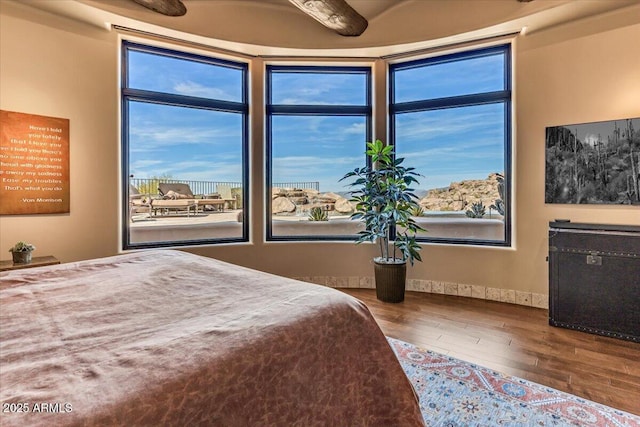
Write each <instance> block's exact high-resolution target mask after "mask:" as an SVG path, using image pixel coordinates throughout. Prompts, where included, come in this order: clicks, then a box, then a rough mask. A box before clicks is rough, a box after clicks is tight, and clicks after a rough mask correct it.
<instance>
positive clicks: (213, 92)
mask: <svg viewBox="0 0 640 427" xmlns="http://www.w3.org/2000/svg"><path fill="white" fill-rule="evenodd" d="M173 90H175V91H176V92H177V93H178V94H181V95H187V96H197V97H200V98H211V99H222V100H233V99H234V97H233V96H232V95H231V94H229V93H227V92H225V91H224V90H223V89H220V88H219V87H207V86H204V85H201V84H200V83H196V82H192V81H185V82H180V83H176V84H175V85H174V86H173Z"/></svg>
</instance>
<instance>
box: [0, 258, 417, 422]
mask: <svg viewBox="0 0 640 427" xmlns="http://www.w3.org/2000/svg"><path fill="white" fill-rule="evenodd" d="M0 325H1V329H0V343H1V344H0V402H1V403H2V412H1V413H0V425H2V426H25V425H29V426H38V425H43V426H57V425H64V426H67V425H69V426H71V425H84V426H108V425H109V426H110V425H128V426H130V425H136V426H159V425H165V426H166V425H169V426H170V425H176V426H185V425H189V426H195V425H207V426H243V427H244V426H297V425H299V426H315V425H317V426H332V425H333V426H347V425H348V426H392V425H393V426H414V425H423V422H422V417H421V415H420V410H419V407H418V403H417V400H416V397H415V393H414V391H413V389H412V387H411V385H410V383H409V381H408V379H407V378H406V376H405V374H404V372H403V370H402V368H401V366H400V364H399V363H398V361H397V359H396V357H395V355H394V354H393V351H392V350H391V348H390V347H389V345H388V343H387V341H386V338H385V337H384V335H383V334H382V332H381V331H380V329H379V327H378V326H377V324H376V323H375V321H374V320H373V318H372V316H371V314H370V313H369V311H368V309H367V308H366V306H364V305H363V304H362V303H361V302H359V301H358V300H356V299H354V298H352V297H350V296H348V295H346V294H344V293H342V292H339V291H337V290H334V289H330V288H326V287H322V286H317V285H312V284H308V283H304V282H299V281H296V280H292V279H286V278H283V277H279V276H275V275H271V274H267V273H263V272H258V271H255V270H250V269H247V268H243V267H239V266H236V265H233V264H228V263H224V262H221V261H218V260H214V259H211V258H206V257H201V256H198V255H193V254H189V253H186V252H182V251H175V250H152V251H144V252H137V253H131V254H125V255H118V256H114V257H108V258H102V259H95V260H88V261H80V262H75V263H68V264H61V265H55V266H49V267H38V268H32V269H24V270H16V271H10V272H6V273H0Z"/></svg>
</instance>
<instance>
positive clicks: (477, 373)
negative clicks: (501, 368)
mask: <svg viewBox="0 0 640 427" xmlns="http://www.w3.org/2000/svg"><path fill="white" fill-rule="evenodd" d="M389 343H390V344H391V347H392V348H393V350H394V351H395V353H396V355H397V356H398V359H399V360H400V363H401V365H402V367H403V368H404V370H405V372H406V373H407V376H408V377H409V379H410V380H411V382H412V383H413V386H414V387H415V389H416V392H417V393H418V395H419V397H420V409H421V410H422V414H423V416H424V420H425V423H426V425H427V426H430V427H431V426H443V427H472V426H482V427H488V426H513V427H515V426H518V427H524V426H597V427H605V426H612V427H621V426H625V427H640V417H638V416H635V415H633V414H630V413H627V412H623V411H619V410H617V409H613V408H610V407H608V406H605V405H601V404H598V403H595V402H591V401H589V400H586V399H582V398H579V397H577V396H574V395H571V394H568V393H564V392H561V391H558V390H555V389H553V388H550V387H545V386H542V385H540V384H536V383H533V382H531V381H527V380H523V379H520V378H516V377H509V376H505V375H502V374H500V373H498V372H495V371H492V370H491V369H487V368H483V367H481V366H477V365H473V364H471V363H468V362H463V361H461V360H459V359H456V358H453V357H449V356H445V355H442V354H439V353H435V352H432V351H427V350H421V349H419V348H417V347H416V346H414V345H412V344H408V343H406V342H403V341H400V340H396V339H393V338H389Z"/></svg>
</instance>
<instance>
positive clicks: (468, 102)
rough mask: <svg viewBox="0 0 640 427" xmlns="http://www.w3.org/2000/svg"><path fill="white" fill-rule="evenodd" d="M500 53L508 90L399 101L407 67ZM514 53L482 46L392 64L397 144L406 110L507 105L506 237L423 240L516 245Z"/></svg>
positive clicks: (391, 95) (506, 46) (423, 240)
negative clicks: (398, 84) (398, 80)
mask: <svg viewBox="0 0 640 427" xmlns="http://www.w3.org/2000/svg"><path fill="white" fill-rule="evenodd" d="M496 54H502V55H504V61H505V65H504V71H503V72H504V75H503V78H504V90H501V91H491V92H484V93H470V94H464V95H458V96H450V97H443V98H433V99H424V100H418V101H408V102H400V103H396V102H395V73H396V72H397V71H402V70H407V69H411V68H416V67H423V66H426V65H436V64H442V63H447V62H460V61H464V60H469V59H476V58H480V57H484V56H492V55H496ZM511 58H512V53H511V45H510V44H504V45H498V46H492V47H486V48H479V49H474V50H469V51H464V52H457V53H453V54H445V55H442V56H437V57H431V58H425V59H418V60H411V61H407V62H400V63H395V64H390V65H389V136H390V141H391V143H392V144H393V145H394V146H397V141H396V122H395V117H396V115H398V114H403V113H415V112H423V111H433V110H438V109H448V108H456V107H470V106H477V105H484V104H503V105H504V129H503V132H504V189H505V190H504V191H505V194H504V199H503V200H504V205H505V215H504V227H505V234H504V240H501V241H496V240H482V239H469V238H466V239H465V238H462V239H454V238H441V237H437V238H436V237H432V238H430V237H428V236H425V237H422V236H420V237H418V238H417V239H416V240H417V241H418V242H420V243H439V244H455V245H473V246H500V247H511V244H512V216H513V212H512V209H511V197H512V194H511V187H512V180H513V178H512V174H513V170H512V161H511V153H512V135H511V130H512V123H511V122H512V108H513V105H512V104H513V99H512V78H511V74H512V73H511V70H512V59H511ZM427 234H428V233H427Z"/></svg>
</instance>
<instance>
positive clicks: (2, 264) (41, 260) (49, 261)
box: [0, 255, 60, 271]
mask: <svg viewBox="0 0 640 427" xmlns="http://www.w3.org/2000/svg"><path fill="white" fill-rule="evenodd" d="M54 264H60V261H58V259H57V258H56V257H54V256H51V255H48V256H34V257H33V258H31V262H30V263H28V264H14V263H13V261H11V260H6V261H0V271H9V270H20V269H23V268H33V267H42V266H43V265H54Z"/></svg>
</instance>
